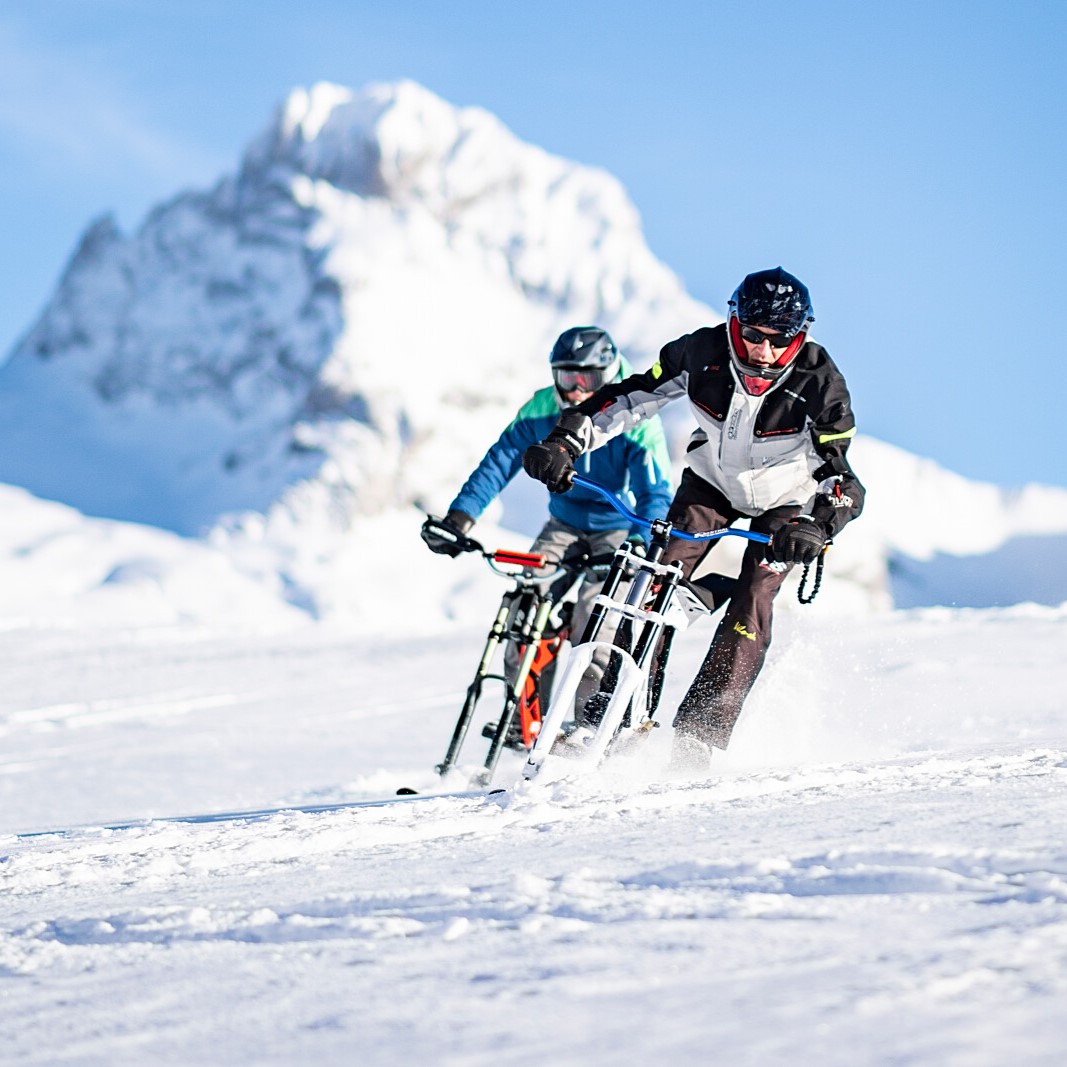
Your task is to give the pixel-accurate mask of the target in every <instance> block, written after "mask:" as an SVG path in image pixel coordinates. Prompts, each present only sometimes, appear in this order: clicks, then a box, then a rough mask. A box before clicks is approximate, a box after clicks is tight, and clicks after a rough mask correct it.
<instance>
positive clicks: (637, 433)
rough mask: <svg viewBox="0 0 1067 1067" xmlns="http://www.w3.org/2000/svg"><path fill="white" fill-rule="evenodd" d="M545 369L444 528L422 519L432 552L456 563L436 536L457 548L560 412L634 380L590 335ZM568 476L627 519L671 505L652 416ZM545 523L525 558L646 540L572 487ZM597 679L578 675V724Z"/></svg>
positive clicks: (608, 346) (588, 579) (602, 550)
mask: <svg viewBox="0 0 1067 1067" xmlns="http://www.w3.org/2000/svg"><path fill="white" fill-rule="evenodd" d="M549 363H550V366H551V370H552V378H553V384H552V385H550V386H546V387H545V388H543V389H539V390H538V391H537V392H536V393H534V395H533V396H532V397H531V398H530V399H529V400H528V401H527V402H526V403H525V404H523V406H522V407H521V408H520V409H519V413H518V414H517V415H516V416H515V418H514V419H513V420H512V422H511V424H510V425H509V426H508V427H507V429H505V430H504V432H503V433H502V434H501V435H500V437H499V439H498V440H497V442H496V443H495V444H494V445H493V446H492V447H491V448H490V449H489V451H488V452H486V454H485V456H484V458H483V459H482V461H481V463H479V464H478V466H477V467H476V468H475V469H474V471H473V472H472V473H471V475H470V477H469V478H468V479H467V481H466V482H465V483H464V485H463V488H462V489H460V491H459V493H458V495H457V496H456V498H455V500H453V501H452V503H451V505H450V506H449V509H448V514H447V515H446V516H445V518H444V520H428V521H427V522H426V523H425V524H424V526H423V530H422V537H423V540H424V541H425V542H426V544H427V545H428V546H429V548H430V550H431V551H432V552H439V553H443V554H444V555H449V556H456V555H458V554H459V551H460V550H459V549H458V548H457V547H456V542H455V541H448V540H445V539H444V538H442V537H441V536H440V535H438V534H437V533H436V532H435V529H434V528H435V527H440V526H442V525H443V526H445V527H446V528H448V527H451V529H452V530H453V532H454V533H455V534H457V535H459V538H458V540H462V535H464V534H466V533H467V532H468V531H469V530H470V528H471V527H472V526H473V525H474V522H475V519H476V518H477V517H478V516H480V515H481V514H482V512H483V511H484V510H485V509H486V507H488V505H489V504H490V502H491V501H493V500H494V499H495V498H496V497H497V496H498V495H499V494H500V493H501V492H502V491H503V489H504V487H505V486H506V485H507V484H508V482H510V481H511V479H512V478H513V477H515V475H516V474H517V473H518V472H519V471H520V470H522V456H523V453H524V452H525V451H526V449H527V448H529V447H530V446H531V445H533V444H536V443H537V442H539V441H541V440H542V439H543V438H544V437H546V436H547V435H548V434H549V432H550V431H551V430H552V428H553V427H554V426H555V425H556V422H557V420H558V419H559V417H560V414H561V412H563V411H565V410H569V409H570V408H573V407H574V406H576V405H577V404H580V403H582V402H583V401H584V400H588V399H589V397H591V396H592V395H593V393H595V392H596V391H597V390H598V389H600V388H601V387H602V386H605V385H610V384H611V383H613V382H619V381H622V380H623V379H624V378H626V377H627V376H628V375H629V374H631V373H632V370H631V368H630V366H629V365H628V364H627V362H626V360H625V359H624V358H623V357H622V355H621V354H620V353H619V350H618V348H616V346H615V342H614V341H612V339H611V337H610V336H609V335H608V333H607V332H606V331H605V330H602V329H600V328H599V327H596V326H575V327H573V328H571V329H569V330H565V331H564V332H563V333H562V334H560V336H559V338H558V339H557V341H556V343H555V345H554V346H553V348H552V354H551V356H550V357H549ZM575 469H577V470H578V471H580V473H582V474H585V475H586V476H587V477H589V478H590V479H592V480H593V481H595V482H599V483H600V484H601V485H603V486H606V487H607V488H608V489H610V490H611V491H612V492H614V493H616V494H617V495H619V496H621V497H622V498H623V499H626V500H628V502H629V504H630V505H631V507H632V508H633V510H634V511H635V512H636V513H637V514H638V515H641V516H643V517H647V518H656V517H660V516H662V515H664V514H666V511H667V508H668V506H669V505H670V502H671V488H670V484H669V482H668V477H669V472H670V459H669V457H668V454H667V442H666V438H665V436H664V432H663V425H662V423H661V422H660V420H659V418H658V417H653V418H651V419H646V420H644V421H642V422H640V423H638V424H637V425H636V426H634V427H633V428H632V429H629V430H627V431H626V432H625V433H621V434H619V435H618V436H617V437H614V438H612V440H611V441H609V442H608V443H607V444H606V445H605V446H604V447H603V448H599V449H597V450H596V451H595V452H589V453H587V454H586V455H584V456H582V457H580V458H579V459H578V461H577V463H576V467H575ZM548 514H549V517H548V521H547V522H546V523H545V525H544V527H543V528H542V529H541V532H540V533H539V534H538V535H537V538H536V539H535V541H534V543H533V545H532V546H531V548H530V551H531V552H538V553H541V554H543V555H544V556H545V557H546V558H547V559H548V560H550V561H558V560H560V559H562V558H563V557H564V555H567V556H572V555H577V554H580V553H581V552H583V551H584V552H588V553H589V554H590V555H592V556H600V555H604V554H609V553H611V552H613V551H614V550H615V549H616V548H617V547H618V546H619V545H620V544H621V543H622V541H624V540H626V539H627V538H629V539H631V540H634V541H641V542H643V541H644V536H645V530H644V529H643V528H642V527H630V526H629V524H628V523H627V522H626V520H625V519H622V518H621V517H620V516H619V513H618V512H617V511H616V510H615V509H614V508H613V507H612V506H611V505H610V504H608V503H607V501H605V500H604V499H603V498H602V497H600V496H599V495H597V494H595V493H592V492H590V491H588V490H585V489H581V488H575V489H573V490H572V491H571V492H569V493H567V494H565V495H560V494H552V496H551V497H550V499H549V504H548ZM601 584H602V582H601V579H599V578H597V577H595V576H594V575H593V574H591V573H587V574H586V576H585V578H584V580H583V582H582V585H581V588H580V590H579V595H578V602H577V604H576V605H575V610H574V616H573V619H572V623H571V632H572V634H573V635H575V636H576V637H580V636H581V634H582V632H583V631H584V629H585V624H586V621H587V620H588V618H589V612H590V611H591V610H592V605H593V599H594V597H595V596H596V595H597V593H598V592H599V590H600V586H601ZM602 671H603V665H600V666H599V668H598V669H597V668H594V669H593V670H591V671H588V672H587V673H586V677H585V679H584V680H583V682H582V685H581V686H580V687H579V690H578V697H577V700H576V720H578V721H580V716H581V708H582V706H583V705H584V702H585V700H586V699H587V698H588V697H589V696H590V695H591V694H592V693H593V692H595V691H596V690H597V689H598V688H599V680H600V673H601V672H602Z"/></svg>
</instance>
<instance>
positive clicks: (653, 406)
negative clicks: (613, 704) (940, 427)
mask: <svg viewBox="0 0 1067 1067" xmlns="http://www.w3.org/2000/svg"><path fill="white" fill-rule="evenodd" d="M682 396H688V398H689V403H690V405H691V407H692V410H693V413H694V415H695V416H696V420H697V429H696V430H695V432H694V433H693V435H692V437H691V438H690V440H689V444H688V446H687V449H686V453H687V454H686V464H687V466H688V467H690V468H691V470H692V471H693V473H694V474H696V475H697V476H698V477H700V478H702V479H704V480H705V481H707V482H708V483H710V484H711V485H713V486H714V487H715V488H716V489H718V490H719V491H720V492H721V493H722V494H723V495H724V496H725V497H726V498H727V499H728V500H729V501H730V503H731V504H732V505H733V506H734V507H735V508H736V509H737V510H738V511H739V512H741V513H742V514H744V515H759V514H762V513H763V512H765V511H768V510H769V509H770V508H774V507H779V506H782V505H800V506H801V507H803V508H804V509H806V510H807V511H808V512H809V513H811V514H812V515H813V516H814V518H815V519H816V520H818V521H820V522H823V523H825V524H826V526H827V527H828V529H829V532H830V534H831V536H833V535H834V534H836V533H838V532H839V531H840V530H841V528H842V527H844V525H845V524H846V523H847V522H849V521H850V520H851V519H854V518H855V517H856V516H857V515H858V514H859V513H860V510H861V509H862V507H863V497H864V490H863V486H862V485H861V484H860V481H859V479H858V478H857V477H856V475H855V474H854V473H853V471H852V468H851V467H850V466H849V464H848V460H847V459H846V452H847V450H848V445H849V441H850V440H851V439H852V437H853V436H855V433H856V423H855V420H854V419H853V417H852V405H851V400H850V398H849V393H848V387H847V386H846V385H845V379H844V378H843V377H842V376H841V372H840V371H839V370H838V369H837V367H836V366H835V365H834V363H833V361H832V360H831V359H830V356H829V355H828V354H827V352H826V350H825V349H824V348H823V347H822V346H821V345H817V344H815V343H814V342H813V341H808V342H807V343H806V344H805V345H804V346H803V347H802V348H801V350H800V352H799V353H798V354H797V357H796V359H795V360H794V362H793V364H792V365H791V367H790V369H789V371H788V372H787V373H786V374H784V375H783V376H782V377H781V378H779V379H778V380H777V381H776V382H775V383H774V384H773V385H772V386H771V387H770V388H769V389H768V390H767V391H766V392H764V393H763V394H762V395H760V396H752V395H750V394H749V393H747V392H746V391H745V389H744V388H743V387H742V386H741V384H740V382H739V380H738V376H737V371H736V369H735V368H734V366H733V363H732V361H731V359H730V353H729V349H728V347H727V338H726V326H725V325H720V326H712V327H705V328H703V329H699V330H696V331H695V332H693V333H690V334H686V335H685V336H684V337H679V338H678V339H677V340H676V341H671V342H669V343H668V344H666V345H664V346H663V348H662V350H661V351H660V355H659V360H658V361H657V362H656V363H655V364H654V365H653V367H652V368H651V369H650V370H648V371H645V372H644V373H643V374H634V375H631V376H630V377H629V378H626V379H625V380H623V381H621V382H618V383H616V384H614V385H608V386H605V387H604V388H603V389H601V390H600V391H599V392H598V393H596V394H595V395H594V396H592V397H590V399H589V400H587V401H585V403H584V404H581V405H580V406H579V407H577V408H575V409H572V414H571V415H570V420H571V422H570V423H569V425H570V426H573V428H574V430H575V431H576V432H577V435H578V437H579V438H580V440H581V442H582V444H583V445H584V447H585V450H586V451H588V450H590V449H594V448H598V447H599V446H600V445H602V444H603V443H604V442H605V441H607V440H609V439H610V438H612V437H614V436H615V435H616V434H618V433H622V432H623V431H625V430H627V429H629V428H630V427H631V426H633V425H634V424H635V423H637V422H640V421H641V420H642V419H645V418H648V417H649V416H650V415H652V414H654V413H655V412H656V411H658V410H659V409H660V408H661V407H663V405H664V404H667V403H669V402H670V401H672V400H676V399H678V398H679V397H682ZM573 413H580V415H582V416H586V420H585V421H584V422H579V424H578V425H574V423H575V421H576V420H574V414H573ZM564 417H565V418H566V417H567V416H564Z"/></svg>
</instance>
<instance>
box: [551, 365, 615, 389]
mask: <svg viewBox="0 0 1067 1067" xmlns="http://www.w3.org/2000/svg"><path fill="white" fill-rule="evenodd" d="M552 374H553V376H554V377H555V379H556V388H557V389H558V390H559V391H560V392H561V393H572V392H574V390H575V389H581V390H582V392H583V393H595V392H596V391H597V390H598V389H599V388H600V387H601V386H602V385H603V384H604V372H603V371H602V370H600V369H599V368H597V367H555V368H553V370H552Z"/></svg>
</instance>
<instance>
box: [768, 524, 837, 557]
mask: <svg viewBox="0 0 1067 1067" xmlns="http://www.w3.org/2000/svg"><path fill="white" fill-rule="evenodd" d="M827 540H828V531H827V529H826V527H825V526H823V524H822V523H820V522H816V521H815V520H814V519H813V518H812V517H811V516H810V515H798V516H797V517H796V518H795V519H790V520H789V522H787V523H786V524H785V525H784V526H779V527H778V529H777V530H775V531H774V533H773V534H772V535H771V541H770V544H769V545H768V546H767V558H768V559H770V560H772V561H774V562H775V563H814V561H815V560H816V559H818V558H819V553H820V552H822V550H823V549H824V548H825V547H826V542H827Z"/></svg>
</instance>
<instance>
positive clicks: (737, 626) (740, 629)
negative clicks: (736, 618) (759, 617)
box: [734, 622, 756, 641]
mask: <svg viewBox="0 0 1067 1067" xmlns="http://www.w3.org/2000/svg"><path fill="white" fill-rule="evenodd" d="M734 633H735V634H740V635H741V636H742V637H743V638H745V639H746V640H748V641H755V640H756V635H755V634H754V633H753V632H752V631H751V630H746V629H745V626H744V623H740V622H735V623H734Z"/></svg>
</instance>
